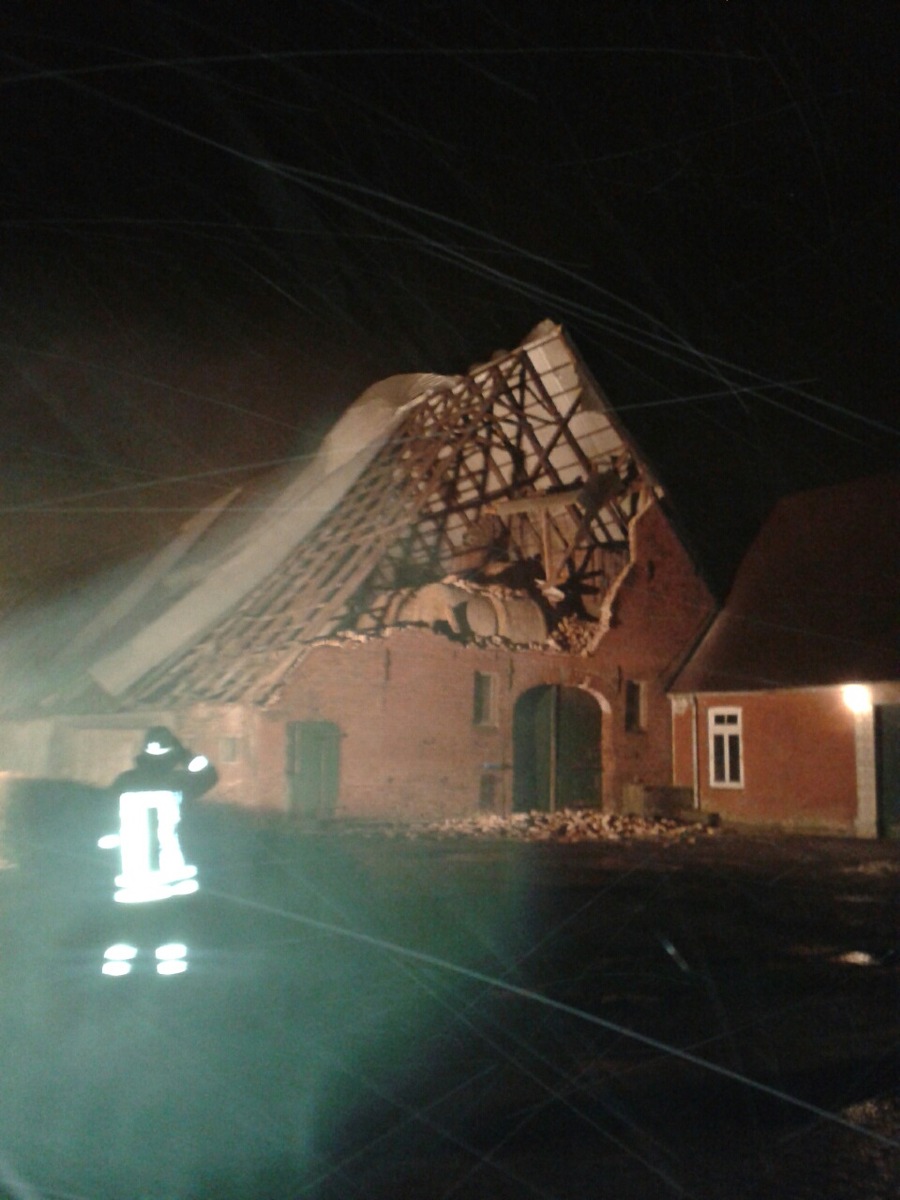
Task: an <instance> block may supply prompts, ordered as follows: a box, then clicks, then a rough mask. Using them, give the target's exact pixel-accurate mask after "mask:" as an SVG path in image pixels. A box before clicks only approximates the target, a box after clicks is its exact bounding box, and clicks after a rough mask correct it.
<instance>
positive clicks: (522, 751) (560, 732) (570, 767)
mask: <svg viewBox="0 0 900 1200" xmlns="http://www.w3.org/2000/svg"><path fill="white" fill-rule="evenodd" d="M600 795H601V793H600V705H599V704H598V703H597V701H596V700H595V699H594V698H593V696H591V695H589V694H588V693H587V692H584V691H582V690H581V689H580V688H567V687H559V686H558V685H555V684H554V685H548V686H544V687H537V688H532V689H531V690H530V691H527V692H525V693H523V695H521V696H520V697H519V699H518V701H517V702H516V707H515V711H514V714H513V808H514V809H515V810H516V811H517V812H528V811H530V810H537V811H540V812H554V811H556V810H557V809H560V808H583V807H596V806H597V805H599V803H600Z"/></svg>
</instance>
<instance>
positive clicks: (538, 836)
mask: <svg viewBox="0 0 900 1200" xmlns="http://www.w3.org/2000/svg"><path fill="white" fill-rule="evenodd" d="M697 832H698V827H697V823H696V821H681V820H676V819H675V818H671V817H643V816H638V815H636V814H629V813H604V812H598V811H597V810H595V809H562V810H560V811H559V812H555V813H547V812H528V813H513V814H511V815H510V816H508V817H503V816H499V815H498V814H496V813H479V814H477V815H473V816H470V817H453V818H446V819H445V820H441V821H422V822H413V823H410V824H407V825H403V826H397V827H395V830H394V835H395V836H402V837H405V838H410V839H413V838H435V839H440V838H475V839H479V840H485V839H490V838H503V839H505V840H511V841H532V842H549V841H556V842H563V843H572V842H603V841H606V842H620V841H625V840H638V839H653V840H658V841H682V840H688V841H690V842H693V841H695V840H696V835H697ZM705 832H706V833H708V834H715V832H716V829H714V828H713V827H712V826H708V827H706V830H705Z"/></svg>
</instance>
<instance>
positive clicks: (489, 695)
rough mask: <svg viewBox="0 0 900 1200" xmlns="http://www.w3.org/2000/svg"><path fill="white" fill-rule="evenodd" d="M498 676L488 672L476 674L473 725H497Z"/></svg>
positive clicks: (477, 672)
mask: <svg viewBox="0 0 900 1200" xmlns="http://www.w3.org/2000/svg"><path fill="white" fill-rule="evenodd" d="M496 678H497V677H496V676H495V675H492V674H491V673H490V672H487V671H476V672H475V687H474V691H473V695H472V724H473V725H496V724H497V713H496V705H497V695H496V693H497V688H496Z"/></svg>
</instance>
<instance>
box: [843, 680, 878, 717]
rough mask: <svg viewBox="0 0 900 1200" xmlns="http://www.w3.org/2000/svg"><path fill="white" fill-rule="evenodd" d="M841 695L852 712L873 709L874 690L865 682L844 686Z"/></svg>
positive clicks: (864, 711)
mask: <svg viewBox="0 0 900 1200" xmlns="http://www.w3.org/2000/svg"><path fill="white" fill-rule="evenodd" d="M841 695H842V696H843V698H844V703H845V704H846V705H847V707H848V708H849V709H850V711H851V712H852V713H867V712H871V711H872V692H871V690H870V689H869V688H867V687H866V686H865V684H863V683H848V684H847V686H846V687H844V688H842V690H841Z"/></svg>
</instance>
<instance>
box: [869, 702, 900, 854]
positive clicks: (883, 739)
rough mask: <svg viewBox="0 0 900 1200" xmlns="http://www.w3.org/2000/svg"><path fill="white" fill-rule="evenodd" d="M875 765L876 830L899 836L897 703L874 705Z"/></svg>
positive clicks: (899, 733)
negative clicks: (876, 769) (876, 789)
mask: <svg viewBox="0 0 900 1200" xmlns="http://www.w3.org/2000/svg"><path fill="white" fill-rule="evenodd" d="M875 746H876V756H877V768H878V831H879V833H881V834H882V836H884V837H893V838H900V704H881V705H878V706H877V707H876V709H875Z"/></svg>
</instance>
